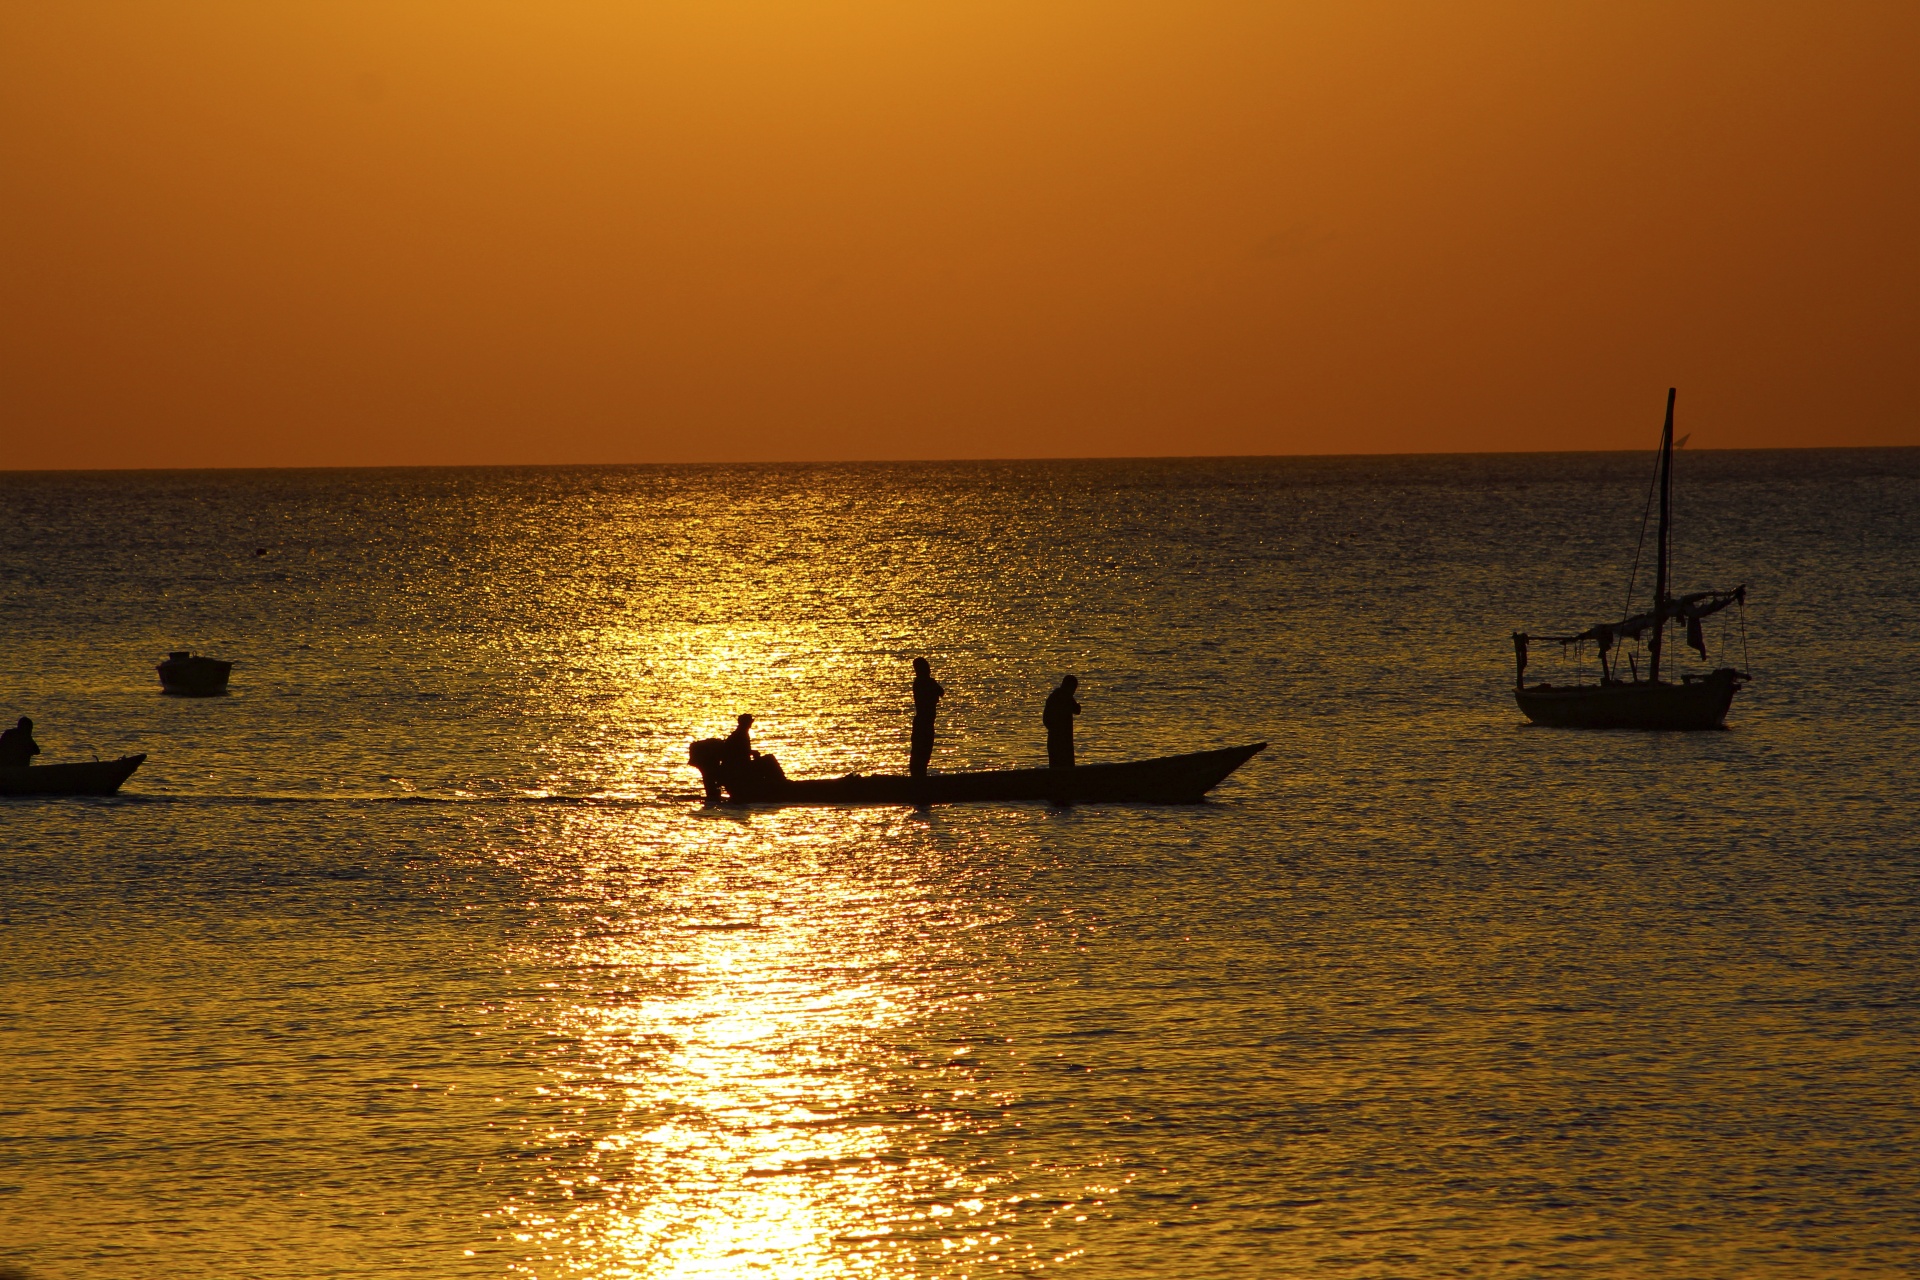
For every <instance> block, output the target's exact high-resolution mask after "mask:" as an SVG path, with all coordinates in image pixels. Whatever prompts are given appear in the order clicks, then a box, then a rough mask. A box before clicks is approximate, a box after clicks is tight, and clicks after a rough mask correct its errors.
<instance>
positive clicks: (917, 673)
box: [907, 658, 947, 778]
mask: <svg viewBox="0 0 1920 1280" xmlns="http://www.w3.org/2000/svg"><path fill="white" fill-rule="evenodd" d="M946 691H947V690H946V687H945V686H944V685H942V684H941V683H940V682H939V681H938V680H935V679H934V678H933V668H931V667H929V666H928V665H927V660H926V659H925V658H915V659H914V660H913V750H912V752H911V754H910V755H909V756H908V764H907V772H908V773H910V774H912V775H913V776H914V777H916V778H924V777H926V776H927V762H928V761H929V760H931V759H933V716H934V711H935V709H936V708H938V707H939V705H940V698H941V696H942V695H943V694H945V693H946Z"/></svg>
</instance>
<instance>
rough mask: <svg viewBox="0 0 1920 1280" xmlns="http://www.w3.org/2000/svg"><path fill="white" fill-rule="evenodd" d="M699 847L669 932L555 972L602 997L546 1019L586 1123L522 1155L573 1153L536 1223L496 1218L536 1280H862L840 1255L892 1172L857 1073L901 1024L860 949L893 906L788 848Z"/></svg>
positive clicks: (904, 994) (568, 1096)
mask: <svg viewBox="0 0 1920 1280" xmlns="http://www.w3.org/2000/svg"><path fill="white" fill-rule="evenodd" d="M769 825H770V826H771V825H772V824H769ZM705 831H706V832H707V834H706V835H705V836H704V841H705V844H704V847H703V848H702V849H701V850H700V855H701V856H700V857H699V863H700V867H701V869H700V870H698V871H696V872H694V873H693V875H692V877H691V883H683V884H680V885H678V886H677V887H676V892H675V895H674V898H675V901H676V902H677V903H678V904H680V905H681V910H680V912H679V913H678V914H669V915H668V916H667V917H665V918H646V919H635V920H633V921H632V922H631V928H629V929H627V930H624V931H621V932H618V933H616V934H614V935H613V936H604V937H596V938H582V939H580V940H579V942H578V944H577V946H576V947H575V949H574V950H573V951H572V952H571V953H570V954H568V955H566V956H565V957H562V958H561V959H562V962H563V964H565V965H566V966H567V967H569V968H571V969H572V970H574V971H575V972H578V973H582V974H593V975H600V976H599V978H598V979H597V981H598V982H599V983H600V985H601V987H602V989H601V990H599V991H597V992H595V993H593V994H592V995H591V996H590V997H588V998H578V999H573V1000H571V1001H556V1002H554V1005H553V1006H552V1007H551V1009H550V1012H549V1013H548V1014H547V1018H548V1027H547V1030H548V1033H549V1036H550V1038H551V1039H552V1040H554V1041H555V1042H556V1043H559V1044H562V1045H565V1046H568V1052H567V1053H565V1054H564V1055H563V1056H562V1057H560V1058H559V1059H557V1060H554V1061H550V1062H549V1063H548V1064H547V1070H546V1075H547V1077H548V1084H547V1087H548V1088H550V1089H551V1090H552V1091H553V1092H554V1093H555V1094H557V1095H558V1096H559V1097H560V1098H561V1099H562V1100H564V1101H566V1102H567V1103H569V1104H570V1105H569V1107H568V1110H569V1111H570V1112H572V1113H574V1114H587V1113H591V1114H592V1115H594V1116H595V1117H596V1120H595V1122H594V1123H592V1124H590V1125H587V1126H580V1127H574V1126H571V1125H569V1126H568V1127H565V1128H552V1129H550V1130H549V1131H547V1132H545V1133H543V1134H539V1135H535V1138H534V1141H533V1142H532V1143H531V1144H530V1145H532V1146H533V1147H535V1148H536V1149H538V1150H540V1151H542V1152H543V1153H549V1152H562V1153H571V1154H570V1156H569V1157H568V1158H566V1159H564V1160H554V1161H552V1162H551V1164H550V1167H549V1169H548V1181H549V1184H550V1185H549V1186H548V1188H547V1190H548V1192H549V1193H550V1195H549V1196H547V1197H546V1198H545V1201H544V1203H545V1205H546V1206H548V1207H545V1208H541V1207H536V1205H535V1204H534V1203H532V1202H531V1200H529V1202H528V1203H524V1204H516V1205H510V1206H508V1213H509V1216H510V1218H511V1220H512V1221H514V1222H515V1223H516V1224H518V1230H519V1232H520V1233H521V1234H522V1235H523V1237H524V1238H525V1240H526V1242H527V1243H529V1244H531V1245H534V1246H536V1247H535V1248H534V1250H533V1254H532V1256H533V1258H534V1259H536V1261H534V1262H533V1263H531V1264H530V1265H529V1266H528V1267H527V1271H528V1273H530V1274H533V1275H537V1276H540V1277H542V1280H550V1278H555V1277H573V1276H585V1275H593V1276H606V1277H636V1278H637V1277H647V1278H648V1280H667V1278H669V1277H671V1278H675V1280H681V1278H684V1280H693V1278H695V1277H718V1276H736V1275H761V1276H770V1277H782V1278H786V1277H795V1278H797V1277H831V1276H840V1275H853V1274H860V1273H863V1272H866V1271H867V1270H868V1268H866V1267H865V1266H864V1265H863V1262H862V1258H863V1255H862V1254H861V1253H860V1252H859V1251H858V1250H857V1249H852V1250H850V1249H849V1248H848V1242H849V1241H850V1240H856V1239H858V1238H861V1237H863V1236H866V1235H869V1234H875V1232H874V1231H873V1227H874V1224H875V1223H876V1222H879V1221H880V1220H882V1219H884V1218H886V1217H887V1216H888V1215H889V1212H890V1208H889V1206H890V1204H891V1203H892V1201H893V1200H894V1199H895V1198H896V1195H897V1189H896V1188H893V1187H892V1186H891V1185H890V1183H889V1176H890V1175H891V1174H893V1173H895V1172H896V1171H897V1170H899V1169H900V1168H902V1167H903V1166H905V1165H906V1164H907V1163H908V1160H907V1159H906V1158H905V1157H902V1156H899V1155H897V1154H895V1152H894V1151H893V1149H892V1141H891V1130H892V1128H893V1126H894V1124H895V1123H896V1118H895V1117H893V1116H890V1115H889V1114H887V1113H886V1109H885V1108H883V1107H881V1106H878V1105H876V1104H874V1103H873V1102H872V1100H871V1099H869V1098H867V1097H866V1096H865V1092H866V1087H865V1086H866V1081H867V1077H868V1072H866V1071H865V1070H863V1069H862V1067H861V1064H862V1063H863V1062H871V1061H873V1060H875V1059H877V1058H879V1057H883V1056H884V1055H885V1053H886V1052H887V1043H886V1042H887V1040H888V1037H889V1036H890V1035H893V1034H895V1033H896V1032H897V1031H898V1029H899V1027H900V1024H901V1023H902V1021H903V1020H904V1018H905V1017H906V1016H907V1015H908V1014H910V1013H911V999H912V997H911V993H910V992H909V991H907V990H905V989H903V986H902V982H901V980H900V979H899V978H898V977H897V976H894V973H893V971H894V969H895V968H896V965H895V964H894V963H893V961H894V960H896V959H897V957H894V956H892V955H891V954H890V953H889V950H888V948H887V947H886V946H884V945H876V939H878V938H880V937H882V936H883V935H884V931H885V927H886V925H887V920H886V919H885V917H886V916H887V914H888V913H889V912H891V911H892V910H894V908H895V906H896V904H895V903H894V902H893V901H892V900H891V899H890V898H889V896H888V895H887V894H886V893H883V892H874V891H872V889H871V887H869V886H860V885H857V884H852V883H848V882H847V880H846V879H845V878H844V877H842V876H839V875H837V874H834V873H832V872H831V871H828V870H827V869H825V868H823V867H822V866H820V865H818V863H817V862H816V858H817V856H818V853H819V852H820V850H817V849H816V848H814V847H813V845H814V842H812V841H809V840H808V839H806V838H805V836H804V834H803V833H798V832H796V833H793V834H794V835H795V836H797V837H798V838H796V839H792V840H787V841H779V840H773V841H769V840H766V839H765V838H764V836H763V833H760V832H753V831H747V830H743V829H742V828H740V827H738V826H735V825H733V824H720V823H715V824H711V825H710V826H706V827H705ZM756 855H757V856H758V859H759V860H758V861H756ZM554 1206H558V1207H554ZM885 1233H886V1228H885V1227H884V1226H881V1227H880V1228H879V1230H878V1232H877V1234H879V1235H882V1236H884V1234H885ZM869 1260H870V1259H869Z"/></svg>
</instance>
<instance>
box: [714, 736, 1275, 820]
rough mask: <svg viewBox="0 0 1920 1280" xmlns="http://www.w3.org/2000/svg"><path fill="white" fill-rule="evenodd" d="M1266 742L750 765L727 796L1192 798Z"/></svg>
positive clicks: (769, 800) (762, 799)
mask: <svg viewBox="0 0 1920 1280" xmlns="http://www.w3.org/2000/svg"><path fill="white" fill-rule="evenodd" d="M1266 746H1267V744H1266V743H1264V742H1253V743H1249V744H1247V745H1246V746H1244V747H1227V748H1225V749H1223V750H1220V751H1197V752H1194V753H1193V754H1191V755H1184V756H1161V757H1159V758H1158V759H1154V760H1130V761H1126V762H1124V763H1120V764H1083V765H1076V766H1075V767H1073V768H1071V769H988V770H982V771H979V772H973V773H930V774H928V775H927V776H926V777H924V778H913V777H908V776H906V775H904V774H897V773H882V774H858V773H851V774H848V775H847V776H846V777H844V778H799V779H796V778H783V777H780V776H778V774H777V771H772V770H752V771H749V772H748V773H747V774H746V775H745V776H744V777H736V778H735V779H733V780H732V781H729V782H728V783H727V784H726V786H727V799H728V801H729V802H730V803H733V804H915V805H918V804H954V803H958V802H963V801H968V800H998V801H1007V800H1041V801H1047V802H1050V803H1053V804H1087V803H1106V804H1126V803H1132V804H1197V803H1199V802H1200V800H1202V799H1203V798H1205V796H1206V794H1207V792H1209V791H1211V790H1213V789H1214V788H1215V787H1217V786H1219V785H1220V783H1221V781H1222V780H1224V779H1225V778H1226V776H1227V775H1228V774H1230V773H1232V772H1233V771H1234V770H1235V769H1238V768H1239V767H1240V766H1241V765H1243V764H1245V763H1246V762H1247V761H1248V760H1251V759H1252V758H1253V757H1254V756H1255V755H1257V754H1259V753H1260V752H1261V751H1264V750H1265V749H1266ZM762 758H763V759H765V758H766V757H762ZM756 763H757V762H756ZM736 784H737V785H736Z"/></svg>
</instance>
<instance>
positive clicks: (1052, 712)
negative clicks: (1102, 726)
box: [1040, 676, 1080, 769]
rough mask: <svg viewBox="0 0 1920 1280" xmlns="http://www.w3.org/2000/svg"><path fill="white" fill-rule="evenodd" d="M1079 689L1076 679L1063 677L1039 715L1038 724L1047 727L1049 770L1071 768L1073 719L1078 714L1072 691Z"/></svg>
mask: <svg viewBox="0 0 1920 1280" xmlns="http://www.w3.org/2000/svg"><path fill="white" fill-rule="evenodd" d="M1079 687H1080V681H1079V678H1078V677H1076V676H1067V677H1065V678H1064V679H1062V680H1061V681H1060V687H1059V688H1058V689H1055V690H1054V691H1053V692H1052V693H1050V694H1048V695H1047V709H1046V710H1045V711H1042V712H1041V713H1040V723H1042V724H1044V725H1046V726H1047V764H1048V766H1049V767H1051V768H1055V769H1071V768H1073V718H1074V717H1075V716H1077V715H1079V714H1080V704H1079V703H1077V702H1075V701H1074V700H1073V691H1074V690H1075V689H1078V688H1079Z"/></svg>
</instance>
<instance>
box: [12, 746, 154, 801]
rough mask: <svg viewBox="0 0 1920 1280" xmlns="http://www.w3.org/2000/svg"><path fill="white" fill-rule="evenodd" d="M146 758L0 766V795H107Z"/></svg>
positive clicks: (140, 756)
mask: <svg viewBox="0 0 1920 1280" xmlns="http://www.w3.org/2000/svg"><path fill="white" fill-rule="evenodd" d="M146 758H147V757H146V756H145V755H144V754H142V755H137V756H122V757H121V758H120V759H118V760H86V761H81V762H78V763H74V764H36V765H23V766H14V767H6V768H0V796H110V795H112V794H113V793H114V792H116V791H118V790H119V789H120V784H121V783H123V782H125V781H126V780H127V779H128V778H130V777H132V776H133V771H134V770H135V769H138V768H139V767H140V764H141V762H142V761H144V760H145V759H146Z"/></svg>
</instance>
